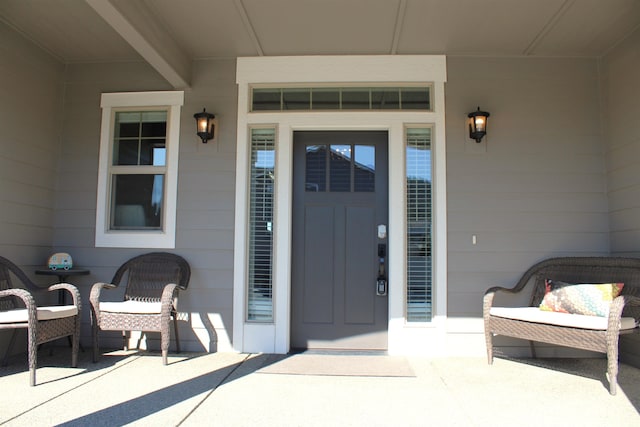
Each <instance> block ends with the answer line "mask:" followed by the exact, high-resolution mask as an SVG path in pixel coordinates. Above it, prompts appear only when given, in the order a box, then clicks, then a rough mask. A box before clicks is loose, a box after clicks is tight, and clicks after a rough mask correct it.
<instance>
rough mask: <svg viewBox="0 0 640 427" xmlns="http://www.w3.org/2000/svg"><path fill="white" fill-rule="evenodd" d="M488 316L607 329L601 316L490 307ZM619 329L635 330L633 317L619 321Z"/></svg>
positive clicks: (530, 308)
mask: <svg viewBox="0 0 640 427" xmlns="http://www.w3.org/2000/svg"><path fill="white" fill-rule="evenodd" d="M490 314H491V315H492V316H496V317H504V318H507V319H516V320H524V321H526V322H535V323H546V324H549V325H558V326H568V327H571V328H581V329H596V330H601V331H604V330H606V329H607V323H608V321H609V320H608V318H607V317H602V316H586V315H583V314H569V313H558V312H555V311H543V310H540V309H539V308H538V307H491V311H490ZM620 323H621V326H620V329H633V328H635V327H636V326H637V325H636V321H635V319H634V318H633V317H623V318H622V319H620Z"/></svg>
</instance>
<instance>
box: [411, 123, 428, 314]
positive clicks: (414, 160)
mask: <svg viewBox="0 0 640 427" xmlns="http://www.w3.org/2000/svg"><path fill="white" fill-rule="evenodd" d="M406 138H407V140H406V168H407V169H406V179H407V186H406V188H407V190H406V191H407V194H406V200H407V206H406V208H407V210H406V211H407V289H406V295H407V301H406V303H407V307H406V309H407V322H429V321H431V316H432V262H431V260H432V257H431V247H432V245H431V243H432V242H431V224H432V215H431V212H432V193H431V190H432V186H431V183H432V173H431V128H408V129H407V131H406Z"/></svg>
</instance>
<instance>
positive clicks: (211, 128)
mask: <svg viewBox="0 0 640 427" xmlns="http://www.w3.org/2000/svg"><path fill="white" fill-rule="evenodd" d="M193 117H194V118H195V119H196V126H197V134H198V136H199V137H200V138H201V139H202V143H203V144H206V143H207V141H209V140H210V139H214V138H215V134H216V130H217V129H216V122H217V121H216V116H214V115H213V114H211V113H207V109H206V108H203V109H202V113H196V114H194V115H193Z"/></svg>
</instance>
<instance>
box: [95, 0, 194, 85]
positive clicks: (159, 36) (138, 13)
mask: <svg viewBox="0 0 640 427" xmlns="http://www.w3.org/2000/svg"><path fill="white" fill-rule="evenodd" d="M86 2H87V3H88V4H89V5H90V6H91V7H92V8H93V9H94V10H95V11H96V12H97V13H98V14H99V15H100V16H101V17H102V18H103V19H104V20H105V21H106V22H107V23H108V24H109V25H110V26H111V27H112V28H113V29H114V30H115V31H117V32H118V34H120V35H121V36H122V38H124V39H125V40H126V41H127V42H128V43H129V44H130V45H131V47H133V48H134V49H135V50H136V51H137V52H138V53H139V54H140V55H141V56H142V57H143V58H144V59H145V60H146V61H147V62H148V63H149V64H150V65H151V66H152V67H153V68H155V70H156V71H157V72H158V73H160V75H161V76H162V77H164V78H165V79H166V80H167V81H168V82H169V83H170V84H171V85H172V86H173V87H174V88H176V89H185V88H188V87H189V85H190V83H189V82H190V77H191V61H190V60H189V58H187V57H186V56H185V55H184V53H183V51H182V49H181V48H180V47H179V46H178V45H177V44H176V43H175V41H174V40H173V39H172V38H171V36H169V35H168V34H167V33H166V31H164V30H163V29H162V27H161V25H159V24H158V23H157V21H156V19H155V18H154V17H153V16H152V14H151V12H150V11H149V10H148V9H147V8H146V6H144V4H143V3H138V2H128V3H127V2H124V3H122V5H123V6H125V7H126V8H127V10H126V13H127V15H128V16H127V15H125V13H124V11H122V10H119V9H117V8H116V7H115V6H114V5H113V4H112V3H111V2H110V1H109V0H86ZM131 22H136V26H134V25H132V24H131Z"/></svg>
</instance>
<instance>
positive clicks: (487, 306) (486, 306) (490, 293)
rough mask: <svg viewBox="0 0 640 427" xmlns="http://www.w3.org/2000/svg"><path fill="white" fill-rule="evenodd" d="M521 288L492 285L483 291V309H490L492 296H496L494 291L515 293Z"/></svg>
mask: <svg viewBox="0 0 640 427" xmlns="http://www.w3.org/2000/svg"><path fill="white" fill-rule="evenodd" d="M521 290H522V288H520V289H518V288H504V287H502V286H494V287H492V288H489V289H487V290H486V291H485V293H484V297H483V298H482V305H483V308H484V311H488V310H489V309H491V306H492V305H493V298H494V297H495V296H496V293H498V292H506V293H510V294H517V293H518V292H520V291H521Z"/></svg>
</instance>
